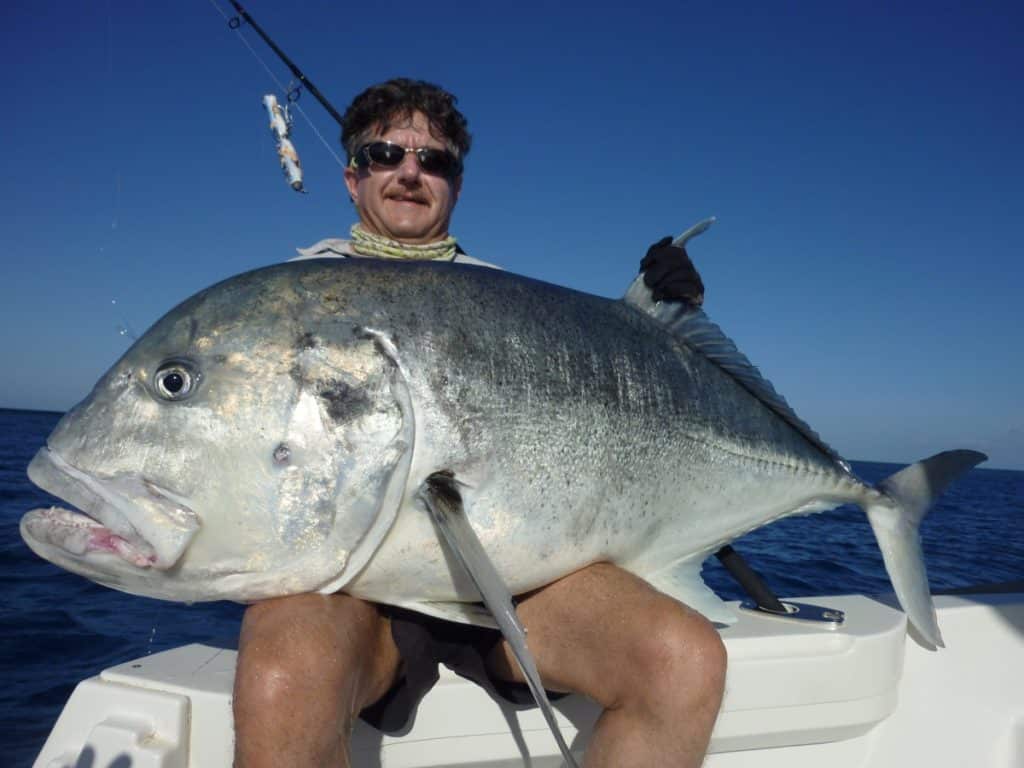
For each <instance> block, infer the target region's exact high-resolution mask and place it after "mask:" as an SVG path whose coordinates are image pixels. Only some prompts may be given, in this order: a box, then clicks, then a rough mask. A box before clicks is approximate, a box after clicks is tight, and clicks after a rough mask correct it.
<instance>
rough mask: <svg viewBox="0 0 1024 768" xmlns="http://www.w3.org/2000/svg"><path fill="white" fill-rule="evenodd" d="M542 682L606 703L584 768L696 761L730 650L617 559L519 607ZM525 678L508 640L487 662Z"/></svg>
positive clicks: (679, 765)
mask: <svg viewBox="0 0 1024 768" xmlns="http://www.w3.org/2000/svg"><path fill="white" fill-rule="evenodd" d="M518 612H519V616H520V618H521V619H522V621H523V624H525V625H526V627H527V631H528V632H529V635H528V642H529V645H530V650H531V651H532V652H533V655H534V657H535V658H536V660H537V665H538V667H539V669H540V673H541V677H542V678H543V679H544V683H545V685H546V686H548V687H549V688H550V689H551V690H562V691H575V692H577V693H583V694H585V695H587V696H589V697H590V698H592V699H594V700H595V701H596V702H597V703H598V704H600V705H601V706H602V707H604V713H603V714H602V715H601V717H600V719H599V720H598V722H597V725H596V726H595V729H594V734H593V737H592V739H591V742H590V744H589V745H588V747H587V751H586V756H585V759H584V763H583V764H584V766H585V767H586V768H606V767H614V768H651V766H660V767H666V768H667V767H668V766H671V767H672V768H696V766H699V765H700V764H701V762H702V761H703V758H704V753H705V752H706V750H707V746H708V741H709V739H710V737H711V729H712V727H713V726H714V724H715V718H716V717H717V715H718V709H719V707H720V706H721V702H722V694H723V690H724V686H725V664H726V654H725V646H724V645H723V643H722V641H721V638H720V637H719V635H718V632H717V631H715V629H714V627H713V626H712V625H711V623H710V622H709V621H708V620H707V619H705V618H704V617H703V616H701V615H700V614H698V613H696V612H695V611H693V610H691V609H689V608H687V607H686V606H684V605H682V604H681V603H679V602H678V601H676V600H673V599H672V598H670V597H667V596H666V595H664V594H662V593H660V592H658V591H657V590H655V589H654V588H652V587H651V586H650V585H648V584H647V583H646V582H645V581H643V580H641V579H639V578H637V577H636V576H633V575H632V574H630V573H628V572H626V571H623V570H621V569H619V568H617V567H615V566H613V565H609V564H606V563H600V564H597V565H592V566H590V567H588V568H584V569H583V570H581V571H577V572H576V573H574V574H571V575H570V576H567V577H565V578H564V579H561V580H560V581H557V582H555V583H554V584H551V585H549V586H547V587H545V588H543V589H541V590H538V591H537V592H535V593H533V594H532V595H530V596H529V597H527V598H526V599H524V600H523V601H522V602H520V603H519V606H518ZM489 662H490V664H491V667H492V669H494V671H495V672H496V673H497V674H498V675H500V676H501V677H504V678H507V679H515V680H519V681H522V678H521V676H520V674H519V670H518V668H517V667H516V665H515V660H514V659H513V657H512V655H511V651H510V650H509V648H508V647H507V645H505V644H502V645H501V646H499V647H498V648H497V649H496V651H495V653H494V654H493V655H492V657H491V659H490V660H489Z"/></svg>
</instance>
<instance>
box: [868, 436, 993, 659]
mask: <svg viewBox="0 0 1024 768" xmlns="http://www.w3.org/2000/svg"><path fill="white" fill-rule="evenodd" d="M987 458H988V457H987V456H986V455H985V454H983V453H978V452H977V451H964V450H959V451H945V452H943V453H938V454H936V455H935V456H932V457H931V458H928V459H924V460H923V461H919V462H917V463H916V464H911V465H910V466H909V467H906V468H905V469H902V470H900V471H899V472H897V473H896V474H894V475H890V476H889V477H887V478H886V479H885V480H882V481H881V482H880V483H878V485H877V486H876V489H877V490H878V491H879V492H880V493H881V494H882V496H883V498H881V499H878V500H877V501H875V502H873V503H868V504H867V505H866V510H865V511H866V512H867V516H868V520H869V521H870V522H871V528H872V530H874V532H875V538H876V539H877V540H878V546H879V548H880V549H881V550H882V558H883V559H884V560H885V569H886V570H887V571H888V572H889V579H890V580H891V581H892V585H893V588H894V589H895V590H896V598H897V599H898V600H899V601H900V605H901V606H903V610H904V611H905V612H906V614H907V617H908V618H909V619H910V623H911V624H913V625H914V627H915V628H916V629H917V631H918V632H919V633H920V634H921V636H922V637H923V638H924V639H925V640H926V641H927V642H928V643H931V644H932V645H933V646H935V647H938V648H942V647H944V646H943V642H942V634H941V633H940V632H939V624H938V621H937V619H936V616H935V605H934V603H932V596H931V592H930V591H929V589H928V575H927V573H926V572H925V567H924V556H923V554H922V552H921V537H920V534H919V532H918V528H919V526H920V524H921V520H923V519H924V516H925V514H926V513H927V512H928V510H929V509H930V508H931V506H932V504H934V503H935V500H936V499H937V498H938V497H939V495H940V494H941V493H942V492H943V490H945V488H946V486H948V485H949V484H950V483H951V482H952V481H953V480H955V479H956V478H957V477H959V476H960V475H961V474H963V473H964V472H966V471H967V470H969V469H971V468H972V467H974V466H975V465H977V464H980V463H981V462H983V461H985V460H986V459H987Z"/></svg>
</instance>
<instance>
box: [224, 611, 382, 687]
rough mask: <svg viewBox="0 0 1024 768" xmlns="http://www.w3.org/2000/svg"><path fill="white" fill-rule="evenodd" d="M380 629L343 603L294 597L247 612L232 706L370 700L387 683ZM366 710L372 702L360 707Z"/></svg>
mask: <svg viewBox="0 0 1024 768" xmlns="http://www.w3.org/2000/svg"><path fill="white" fill-rule="evenodd" d="M389 640H390V633H389V630H388V625H387V622H386V621H385V620H384V619H382V618H381V617H380V615H379V614H378V612H377V610H376V608H375V607H374V606H373V605H371V604H369V603H363V602H362V601H358V600H354V599H353V598H349V597H347V596H341V595H332V596H322V595H300V596H296V597H291V598H284V599H282V600H273V601H267V602H264V603H257V604H256V605H253V606H250V607H249V609H248V610H247V611H246V613H245V618H244V619H243V623H242V632H241V636H240V638H239V656H238V668H237V671H236V681H235V696H236V705H237V704H238V703H239V701H238V700H239V699H240V700H241V704H242V705H243V706H295V702H296V699H297V697H298V698H301V699H302V700H304V701H317V700H319V702H320V703H321V704H324V703H326V702H328V701H339V702H341V701H353V702H355V703H356V704H364V702H363V701H362V700H363V699H375V698H376V697H379V696H380V695H381V694H382V693H383V691H386V690H387V687H388V686H389V685H390V684H391V680H392V678H393V672H394V670H395V669H396V668H397V664H398V659H397V650H395V651H394V654H392V653H390V651H391V648H390V646H391V645H393V644H390V643H389V642H388V641H389ZM365 703H371V702H365Z"/></svg>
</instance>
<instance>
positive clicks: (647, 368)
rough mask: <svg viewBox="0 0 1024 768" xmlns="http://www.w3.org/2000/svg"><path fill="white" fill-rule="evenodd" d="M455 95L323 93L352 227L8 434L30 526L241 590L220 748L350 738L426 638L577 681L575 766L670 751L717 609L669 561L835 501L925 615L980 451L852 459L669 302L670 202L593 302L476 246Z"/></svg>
mask: <svg viewBox="0 0 1024 768" xmlns="http://www.w3.org/2000/svg"><path fill="white" fill-rule="evenodd" d="M454 102H455V100H454V97H452V96H451V95H450V94H448V93H446V92H444V91H442V90H441V89H439V88H437V87H436V86H432V85H429V84H426V83H422V82H417V81H409V80H394V81H389V82H387V83H383V84H381V85H378V86H373V87H371V88H369V89H367V90H366V91H365V92H364V93H362V94H361V95H360V96H358V97H357V98H356V99H355V101H354V102H353V103H352V105H351V106H350V107H349V110H348V111H347V113H346V115H345V118H344V121H343V123H344V128H343V133H342V140H343V144H344V146H345V149H346V152H347V154H348V157H349V165H348V167H347V168H346V170H345V172H344V176H345V183H346V186H347V189H348V192H349V195H350V196H351V198H352V201H353V203H354V205H355V208H356V211H357V213H358V217H359V221H358V223H357V225H356V226H355V227H353V230H352V237H351V240H347V241H341V240H334V241H322V242H321V243H319V244H317V245H316V246H314V247H313V248H312V249H310V250H308V251H306V252H305V253H304V254H303V255H304V256H305V257H306V258H303V259H301V260H297V261H292V262H289V263H284V264H278V265H275V266H271V267H267V268H264V269H259V270H255V271H252V272H249V273H246V274H243V275H239V276H236V277H233V278H230V279H228V280H225V281H224V282H222V283H219V284H218V285H215V286H212V287H211V288H208V289H206V290H205V291H202V292H200V293H199V294H197V295H196V296H194V297H192V298H191V299H188V300H187V301H185V302H183V303H182V304H181V305H179V306H178V307H176V308H175V309H173V310H171V311H170V312H169V313H168V314H167V315H165V316H164V317H163V318H162V319H161V320H159V321H158V322H157V323H156V324H155V325H154V326H153V327H152V328H151V329H150V330H149V331H148V332H147V333H146V334H144V335H143V336H142V338H140V339H139V340H138V341H137V342H136V343H135V344H134V345H133V346H132V347H131V349H129V350H128V351H127V352H126V353H125V354H124V356H123V357H122V358H121V359H120V360H119V361H118V362H117V363H116V364H115V365H114V366H113V367H112V368H111V369H110V370H109V371H108V372H107V373H106V374H105V375H104V377H103V378H102V379H101V380H100V381H99V382H98V383H97V384H96V386H95V388H94V389H93V391H92V393H91V394H90V395H89V397H87V398H86V399H85V400H84V401H83V402H82V403H80V404H79V405H78V406H76V407H75V408H74V409H73V410H72V411H70V412H69V413H68V414H66V415H65V416H64V417H63V418H62V419H61V421H60V423H59V424H58V426H57V427H56V429H55V430H54V432H53V433H52V434H51V435H50V437H49V439H48V440H47V445H46V447H45V448H42V449H40V451H39V452H38V453H37V455H36V457H35V458H34V459H33V460H32V463H31V465H30V467H29V476H30V478H31V479H32V481H33V482H34V483H36V484H37V485H39V486H40V487H42V488H43V489H44V490H47V491H49V492H51V493H53V494H55V495H57V496H59V497H61V498H63V499H66V500H67V501H68V502H69V503H71V504H74V505H77V506H78V508H79V509H80V510H81V512H78V511H74V510H71V509H61V508H56V507H54V508H50V509H40V510H33V511H31V512H29V513H27V514H26V515H25V516H24V518H23V519H22V523H21V532H22V535H23V537H24V538H25V541H26V542H27V543H28V544H29V545H30V546H31V547H32V549H33V550H34V551H36V552H37V553H39V554H40V555H41V556H42V557H45V558H47V559H49V560H51V561H53V562H55V563H57V564H58V565H60V566H62V567H64V568H67V569H69V570H71V571H74V572H76V573H79V574H82V575H84V576H86V577H88V578H91V579H93V580H95V581H97V582H99V583H101V584H105V585H107V586H110V587H113V588H116V589H121V590H124V591H128V592H132V593H135V594H141V595H148V596H152V597H157V598H161V599H168V600H180V601H189V602H194V601H198V600H220V599H226V600H238V601H244V602H249V603H253V604H252V605H251V606H250V607H249V609H248V610H247V612H246V615H245V619H244V622H243V627H242V634H241V638H240V642H239V658H238V667H237V673H236V678H235V686H236V687H235V692H234V693H235V696H234V712H235V735H236V741H235V747H236V765H237V766H239V767H240V768H252V767H253V766H263V765H273V766H280V765H287V766H321V765H323V766H328V765H329V766H337V765H348V764H349V762H348V759H349V758H348V754H347V750H348V740H349V735H350V733H351V730H352V726H353V723H354V721H355V718H356V717H357V716H362V717H363V718H364V719H366V720H368V721H369V722H371V723H374V724H377V725H378V726H379V727H380V728H382V729H383V730H386V731H393V730H401V729H402V727H403V725H404V724H405V723H406V722H407V721H408V720H409V719H410V718H411V717H413V715H414V713H415V710H416V707H417V705H418V703H419V701H420V699H421V698H422V696H423V694H424V693H425V692H426V691H427V690H428V689H429V688H430V687H431V686H432V685H433V684H434V682H435V681H436V679H437V664H438V663H439V662H440V663H444V664H446V665H448V666H450V667H452V668H453V669H455V670H456V671H457V672H458V673H459V674H462V675H463V676H466V677H468V678H470V679H472V680H475V681H476V682H478V683H479V684H480V685H482V686H483V687H485V688H487V689H489V690H491V691H493V692H495V693H496V694H499V695H503V696H508V697H510V698H519V699H521V700H526V701H529V695H528V694H524V691H523V689H522V686H521V685H520V684H521V683H522V682H524V680H525V681H528V682H529V681H531V678H532V677H533V672H534V671H539V675H540V678H541V680H542V682H543V687H544V688H547V689H548V690H549V691H554V692H561V691H574V692H578V693H582V694H584V695H586V696H588V697H590V698H591V699H593V700H595V701H596V702H598V703H599V704H600V705H601V707H603V713H602V714H601V717H600V719H599V720H598V722H597V725H596V726H595V728H594V730H593V735H592V738H591V741H590V743H589V744H588V745H585V746H586V752H585V758H584V765H585V766H590V767H591V768H593V766H616V768H619V767H621V766H697V765H699V764H700V763H701V761H702V759H703V755H704V753H705V751H706V749H707V745H708V741H709V736H710V733H711V729H712V727H713V725H714V722H715V718H716V716H717V713H718V709H719V706H720V703H721V699H722V693H723V687H724V678H725V666H726V659H725V651H724V646H723V643H722V641H721V638H720V637H719V634H718V632H717V631H716V630H715V628H714V626H713V625H712V624H711V621H715V622H722V623H729V622H731V621H734V620H735V617H734V615H733V614H732V612H731V610H730V609H729V608H728V607H727V606H726V605H725V604H724V603H723V602H722V601H721V600H720V599H719V598H718V597H717V596H715V595H714V593H713V592H711V591H710V590H709V589H708V588H707V587H706V586H705V585H704V583H703V581H702V580H701V577H700V567H701V563H702V562H703V561H704V560H705V559H706V558H707V557H708V556H709V555H710V554H712V553H714V552H716V551H719V549H720V548H722V547H723V545H725V544H727V543H728V542H730V541H733V540H735V539H736V538H738V537H739V536H742V535H743V534H745V533H747V532H749V531H751V530H753V529H755V528H758V527H760V526H762V525H765V524H767V523H770V522H772V521H774V520H777V519H780V518H782V517H785V516H788V515H794V514H809V513H812V512H818V511H822V510H825V509H831V508H833V507H836V506H838V505H841V504H847V503H852V504H857V505H858V506H860V507H861V508H862V509H864V510H865V512H866V513H867V516H868V519H869V520H870V522H871V526H872V529H873V531H874V533H875V537H876V538H877V540H878V543H879V546H880V549H881V551H882V555H883V558H884V561H885V566H886V570H887V572H888V574H889V577H890V580H891V581H892V583H893V587H894V589H895V592H896V595H897V597H898V599H899V602H900V604H901V606H902V607H903V609H904V611H905V612H906V614H907V616H908V619H909V622H910V623H911V624H912V625H913V626H914V628H915V629H916V630H917V633H918V636H919V638H920V639H921V642H922V643H923V644H926V645H928V646H935V647H937V646H941V645H942V638H941V635H940V632H939V627H938V624H937V621H936V615H935V610H934V607H933V604H932V600H931V596H930V594H929V589H928V582H927V577H926V574H925V569H924V563H923V559H922V556H921V548H920V541H919V536H918V525H919V524H920V522H921V519H922V518H923V517H924V515H925V513H926V512H927V511H928V509H929V508H930V507H931V505H932V503H933V502H934V500H935V498H936V497H937V496H938V495H939V494H940V493H941V492H942V490H943V489H944V488H945V487H946V486H947V485H948V483H949V482H950V481H952V480H953V479H954V478H955V477H957V476H958V475H959V474H960V473H962V472H964V471H966V470H967V469H969V468H970V467H972V466H974V465H975V464H977V463H978V462H980V461H982V460H984V458H985V457H984V456H983V455H982V454H979V453H976V452H973V451H948V452H945V453H940V454H937V455H936V456H933V457H931V458H929V459H926V460H924V461H922V462H919V463H917V464H914V465H911V466H909V467H907V468H906V469H904V470H901V471H899V472H897V473H896V474H894V475H892V476H891V477H889V478H887V479H885V480H883V481H882V482H880V483H878V484H877V485H876V486H871V485H867V484H865V483H864V482H863V481H861V480H860V479H859V478H857V477H856V476H855V475H853V474H852V472H851V471H850V469H849V467H848V465H847V464H846V463H845V462H844V461H843V460H842V459H841V458H840V457H839V456H838V455H837V454H836V453H835V451H833V450H832V449H831V448H829V446H828V445H827V444H825V443H824V442H823V441H822V440H821V438H820V437H818V435H817V434H816V433H815V432H814V431H813V430H812V429H811V428H810V427H809V426H808V425H807V424H805V423H804V422H803V421H802V420H800V418H799V417H798V416H797V415H796V414H795V413H794V412H793V410H792V409H791V408H790V407H789V406H788V405H787V404H786V402H785V400H783V399H782V397H780V396H779V395H778V393H776V392H775V390H774V389H773V388H772V386H771V385H770V384H769V383H768V382H767V381H766V380H764V378H763V377H761V375H760V373H759V372H758V371H757V369H756V368H754V367H753V366H752V365H751V364H750V362H749V361H748V360H747V359H746V358H745V357H744V356H743V355H742V354H741V353H740V352H739V351H738V350H737V349H736V347H735V345H734V344H732V342H731V341H729V339H728V338H726V337H725V335H724V334H723V333H722V331H721V330H720V329H719V328H717V326H715V325H713V324H712V323H711V322H710V321H709V320H708V318H707V317H706V315H705V314H704V313H703V311H701V310H700V309H699V308H697V306H696V305H699V304H700V301H701V298H702V294H703V286H702V285H701V284H700V279H699V278H698V277H697V276H696V273H695V272H694V271H693V268H692V265H690V263H689V260H688V259H687V257H686V254H685V252H684V251H683V250H682V248H680V247H678V246H679V244H680V242H681V241H685V239H686V237H688V236H692V235H693V234H696V233H698V232H699V231H700V230H701V226H702V225H699V226H698V227H696V228H694V229H692V230H690V231H688V232H687V233H686V234H685V235H683V236H681V237H680V238H677V240H676V241H675V242H674V243H673V242H672V241H664V240H663V241H659V242H658V243H656V244H655V245H654V246H652V247H651V249H650V250H649V252H648V255H647V257H645V259H644V261H643V264H642V266H643V269H644V274H643V275H641V276H640V277H638V278H637V280H636V281H634V283H633V285H632V286H631V287H630V289H629V291H628V292H627V294H626V296H625V298H624V299H623V300H621V301H612V300H608V299H604V298H600V297H597V296H590V295H587V294H583V293H578V292H575V291H571V290H569V289H566V288H561V287H559V286H554V285H550V284H546V283H542V282H540V281H536V280H530V279H527V278H524V277H521V276H517V275H514V274H511V273H508V272H504V271H502V270H499V269H489V268H485V267H482V266H481V265H480V264H481V263H480V262H475V260H473V259H471V257H469V256H467V255H466V254H464V253H462V252H461V249H460V248H459V247H458V245H457V243H456V242H455V240H454V238H452V237H451V235H450V233H449V223H450V220H451V214H452V211H453V209H454V206H455V204H456V201H457V200H458V196H459V192H460V190H461V184H462V174H463V163H464V160H465V156H466V153H467V152H468V150H469V147H470V137H469V133H468V131H467V126H466V121H465V118H464V117H463V116H462V115H461V114H460V113H459V112H458V110H457V109H456V108H455V104H454ZM322 256H327V257H330V256H338V257H348V256H352V257H365V258H316V257H322ZM83 513H84V514H83ZM509 594H512V595H517V596H518V602H517V604H516V607H515V608H514V609H513V607H512V603H511V600H510V599H509V598H508V595H509ZM481 597H483V599H484V602H485V605H486V606H487V609H488V610H483V609H482V608H481V607H480V605H479V601H480V598H481ZM516 613H518V616H516ZM520 621H521V622H522V625H525V627H526V629H527V630H528V631H529V648H528V649H527V648H526V647H525V645H526V644H525V642H524V641H523V637H522V631H521V627H520V625H519V622H520ZM495 623H497V624H498V625H499V626H500V627H501V628H502V631H503V633H504V635H505V637H506V638H508V640H507V641H505V640H503V639H502V635H499V633H498V632H497V630H495V629H493V627H494V624H495ZM526 651H529V652H532V656H533V659H534V660H535V667H536V669H534V668H533V662H531V661H530V658H529V653H526ZM524 659H525V661H524ZM532 682H534V683H535V681H532ZM531 690H532V691H533V692H534V694H535V695H536V696H537V699H538V701H539V703H540V704H541V706H542V709H543V706H544V703H545V698H544V694H543V689H540V690H539V691H538V687H537V686H536V685H535V684H534V685H531ZM456 716H457V715H456ZM549 722H550V721H549ZM582 746H584V745H577V747H578V748H579V747H582ZM566 762H567V763H569V764H570V765H571V764H572V758H571V757H569V758H567V760H566Z"/></svg>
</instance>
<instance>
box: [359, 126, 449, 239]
mask: <svg viewBox="0 0 1024 768" xmlns="http://www.w3.org/2000/svg"><path fill="white" fill-rule="evenodd" d="M365 141H366V142H371V141H390V142H393V143H395V144H398V145H400V146H403V147H417V148H418V147H433V148H436V149H447V148H448V147H446V146H445V144H444V142H443V141H440V140H439V139H436V138H434V137H433V136H432V135H431V134H430V126H429V123H428V122H427V118H426V117H424V116H423V114H421V113H420V112H416V113H414V114H413V116H412V120H410V121H407V122H404V121H402V122H399V123H398V124H396V125H393V126H392V127H391V128H390V129H389V130H388V131H387V132H386V133H378V132H374V134H373V135H371V136H370V137H368V138H367V139H366V140H365ZM345 186H347V187H348V192H349V195H351V197H352V200H353V202H355V205H356V210H358V211H359V221H360V223H361V224H362V225H363V229H365V230H367V231H368V232H372V233H374V234H378V235H383V236H385V237H389V238H391V239H392V240H397V241H399V242H403V243H412V244H422V243H432V242H435V241H437V240H441V239H443V238H445V237H447V235H448V222H449V221H450V220H451V216H452V210H453V209H454V208H455V201H456V200H458V197H459V189H460V188H461V186H462V177H461V176H459V177H457V178H455V179H446V178H444V177H442V176H435V175H432V174H429V173H424V172H423V169H422V168H420V164H419V160H418V159H417V158H416V155H415V153H413V152H407V153H406V155H405V157H404V158H403V159H402V162H401V163H400V164H399V165H398V166H397V167H394V168H384V167H382V166H379V165H375V164H370V165H369V166H368V167H366V168H352V167H347V168H346V169H345Z"/></svg>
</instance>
